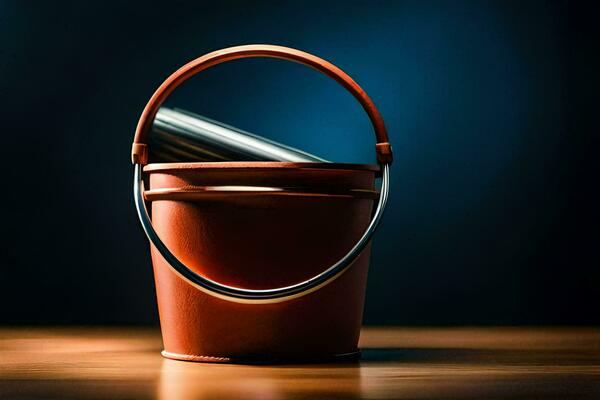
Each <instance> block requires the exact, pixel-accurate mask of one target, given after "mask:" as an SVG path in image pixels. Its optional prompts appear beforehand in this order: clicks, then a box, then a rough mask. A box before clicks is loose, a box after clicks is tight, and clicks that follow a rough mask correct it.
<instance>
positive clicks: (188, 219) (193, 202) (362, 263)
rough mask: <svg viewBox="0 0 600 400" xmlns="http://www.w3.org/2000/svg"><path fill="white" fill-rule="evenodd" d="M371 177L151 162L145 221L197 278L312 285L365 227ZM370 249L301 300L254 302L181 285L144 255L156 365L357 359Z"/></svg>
mask: <svg viewBox="0 0 600 400" xmlns="http://www.w3.org/2000/svg"><path fill="white" fill-rule="evenodd" d="M377 171H378V168H377V167H374V166H364V165H349V164H305V163H278V162H224V163H188V164H184V163H177V164H149V165H147V166H145V167H144V172H145V173H146V174H147V175H149V189H148V190H146V191H145V192H144V197H145V199H146V201H147V202H149V203H151V214H152V215H151V216H152V223H153V225H154V228H155V229H156V231H157V233H158V235H159V236H160V237H161V239H162V241H163V242H164V243H165V244H166V245H167V246H168V247H169V249H170V250H171V251H172V252H173V254H174V255H175V256H176V257H177V258H178V259H179V260H181V261H182V262H183V263H185V264H186V265H187V266H188V267H189V268H190V269H192V270H193V271H194V272H196V273H198V274H201V275H203V276H206V277H207V278H210V279H212V280H214V281H217V282H219V283H222V284H226V285H231V286H236V287H244V288H249V289H267V288H272V287H282V286H286V285H292V284H295V283H297V282H300V281H303V280H306V279H309V278H311V277H313V276H315V275H317V274H319V273H320V272H322V271H323V270H324V269H326V268H327V267H328V266H330V265H331V264H333V263H334V262H335V261H336V260H338V259H339V258H340V257H342V256H343V255H344V254H346V253H347V252H348V250H349V249H350V248H351V247H352V246H353V245H354V244H355V243H356V241H357V240H358V239H359V238H360V236H361V234H362V233H363V232H364V231H365V230H366V229H367V226H368V224H369V221H370V220H371V215H372V209H373V203H374V200H375V199H376V198H377V193H376V192H375V191H374V180H375V175H376V173H377ZM369 253H370V246H367V247H366V248H365V250H363V251H362V253H361V254H360V256H358V257H357V258H356V260H355V261H354V262H353V264H352V265H351V266H350V267H349V268H348V269H347V270H346V271H345V272H344V273H342V274H341V275H340V276H338V277H337V278H336V279H334V280H332V281H331V282H328V283H327V284H325V285H323V286H321V287H319V288H317V289H316V290H313V291H311V292H310V293H308V294H305V295H302V296H299V297H296V298H292V299H289V300H285V301H280V302H265V303H260V304H254V303H244V302H236V301H231V300H230V299H224V298H220V297H217V296H214V295H212V294H209V293H207V292H205V291H202V290H199V289H198V288H196V287H194V286H192V285H190V284H189V283H188V282H187V281H186V280H184V279H183V278H182V277H180V276H179V275H178V274H177V273H176V272H175V271H174V269H173V268H171V266H170V265H169V264H168V263H167V261H166V260H165V259H164V258H163V256H161V254H160V253H159V252H158V251H157V249H156V248H155V247H154V246H153V245H152V262H153V266H154V275H155V281H156V290H157V299H158V308H159V314H160V323H161V330H162V337H163V342H164V349H165V350H164V352H163V355H165V356H166V357H169V358H175V359H183V360H193V361H208V362H210V361H212V362H235V361H242V362H243V361H277V360H297V361H302V360H324V359H331V358H335V357H340V356H348V355H352V354H356V353H357V351H358V350H357V343H358V338H359V334H360V328H361V321H362V313H363V304H364V298H365V287H366V279H367V269H368V264H369Z"/></svg>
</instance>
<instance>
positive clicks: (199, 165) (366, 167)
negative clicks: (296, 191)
mask: <svg viewBox="0 0 600 400" xmlns="http://www.w3.org/2000/svg"><path fill="white" fill-rule="evenodd" d="M198 169H202V170H210V169H216V170H219V169H246V170H251V169H253V170H257V169H264V170H270V169H290V170H296V169H304V170H336V171H368V172H375V173H379V172H381V169H380V167H379V166H378V165H375V164H352V163H326V162H325V163H321V162H281V161H217V162H213V161H211V162H177V163H150V164H147V165H145V166H144V172H148V173H153V172H163V171H173V170H179V171H180V170H198Z"/></svg>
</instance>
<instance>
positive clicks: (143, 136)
mask: <svg viewBox="0 0 600 400" xmlns="http://www.w3.org/2000/svg"><path fill="white" fill-rule="evenodd" d="M248 57H270V58H280V59H284V60H288V61H294V62H298V63H300V64H303V65H307V66H310V67H312V68H314V69H316V70H318V71H320V72H322V73H324V74H326V75H327V76H330V77H331V78H333V79H335V80H336V81H337V82H339V83H340V84H341V85H342V86H344V87H345V88H346V89H347V90H348V91H349V92H350V93H352V95H353V96H354V97H355V98H356V99H357V100H358V101H359V102H360V103H361V105H362V106H363V108H364V109H365V111H366V112H367V114H368V115H369V118H370V119H371V122H372V124H373V127H374V129H375V135H376V137H377V144H376V146H375V148H376V151H377V160H378V161H379V163H380V165H381V168H382V178H383V179H382V183H381V191H380V195H379V201H378V203H377V208H376V210H375V213H374V214H373V218H372V219H371V222H370V223H369V226H368V227H367V229H366V230H365V232H364V233H363V235H362V236H361V238H360V239H359V240H358V242H357V243H356V244H355V245H354V246H353V247H352V248H351V249H350V251H348V253H347V254H346V255H345V256H344V257H342V258H341V259H340V260H339V261H337V262H336V263H335V264H333V265H331V266H330V267H329V268H327V269H326V270H324V271H323V272H321V273H320V274H318V275H316V276H314V277H312V278H310V279H308V280H306V281H303V282H299V283H296V284H293V285H290V286H285V287H279V288H273V289H244V288H239V287H234V286H228V285H223V284H221V283H218V282H215V281H213V280H211V279H208V278H206V277H204V276H202V275H199V274H197V273H196V272H194V271H192V270H191V269H190V268H188V267H187V266H186V265H185V264H183V263H182V262H181V261H179V260H178V259H177V257H176V256H175V255H174V254H173V253H171V251H170V250H169V249H168V248H167V246H166V245H165V244H164V243H163V242H162V240H161V239H160V237H159V236H158V234H157V233H156V231H155V230H154V227H153V226H152V221H151V219H150V216H149V215H148V210H147V209H146V204H145V202H144V182H143V179H142V168H143V165H145V164H146V163H147V162H148V148H147V144H146V140H147V136H148V132H149V131H150V128H151V125H152V120H153V119H154V116H155V115H156V113H157V111H158V109H159V108H160V106H161V104H162V103H163V102H164V101H165V99H166V98H167V96H168V95H169V94H170V93H171V92H173V90H174V89H175V88H176V87H177V86H179V85H180V84H181V83H182V82H184V81H185V80H186V79H188V78H189V77H191V76H192V75H194V74H196V73H198V72H200V71H203V70H205V69H207V68H210V67H212V66H214V65H217V64H220V63H223V62H225V61H230V60H235V59H239V58H248ZM132 160H133V163H134V164H135V170H134V181H133V192H134V199H135V205H136V209H137V213H138V217H139V218H140V222H141V223H142V227H143V228H144V231H145V232H146V235H147V236H148V239H150V241H151V242H152V244H153V245H154V246H155V247H156V249H157V250H158V252H159V253H160V254H161V256H162V257H163V258H164V259H165V260H166V261H167V262H168V263H169V265H170V266H171V267H172V268H173V269H174V271H175V272H177V274H179V275H180V276H181V277H182V278H183V279H185V280H186V281H187V282H188V283H190V284H191V285H192V286H195V287H196V288H198V289H200V290H202V291H204V292H206V293H208V294H210V295H213V296H216V297H219V298H222V299H225V300H229V301H234V302H239V303H277V302H282V301H286V300H290V299H293V298H296V297H300V296H304V295H306V294H308V293H311V292H313V291H315V290H317V289H319V288H321V287H323V286H325V285H326V284H328V283H329V282H331V281H333V280H334V279H336V278H337V277H338V276H340V275H341V274H343V273H344V272H345V271H346V270H347V269H348V268H349V267H350V266H351V265H352V263H353V262H354V260H355V259H356V257H358V256H359V255H360V253H361V252H362V251H363V250H364V248H365V247H366V246H367V244H368V243H369V241H370V240H371V237H372V236H373V234H374V233H375V230H376V228H377V226H378V225H379V222H380V220H381V216H382V214H383V211H384V209H385V205H386V203H387V199H388V194H389V179H390V164H391V162H392V148H391V145H390V143H389V142H388V136H387V131H386V129H385V125H384V123H383V119H382V118H381V115H380V114H379V111H378V110H377V108H376V107H375V104H374V103H373V101H372V100H371V99H370V98H369V96H368V95H367V94H366V93H365V91H364V90H362V88H361V87H360V86H358V84H357V83H356V82H355V81H354V80H353V79H352V78H350V76H348V75H347V74H346V73H345V72H343V71H342V70H341V69H339V68H338V67H336V66H334V65H333V64H331V63H329V62H327V61H325V60H323V59H321V58H318V57H316V56H313V55H311V54H308V53H305V52H302V51H299V50H295V49H290V48H287V47H281V46H270V45H249V46H238V47H230V48H227V49H223V50H218V51H215V52H212V53H209V54H206V55H204V56H202V57H199V58H197V59H196V60H194V61H192V62H190V63H188V64H186V65H184V66H183V67H181V68H180V69H179V70H177V71H176V72H175V73H173V74H172V75H171V76H170V77H169V78H167V80H165V81H164V82H163V84H162V85H161V86H160V87H159V88H158V89H157V91H156V92H155V93H154V95H153V96H152V98H151V99H150V101H149V102H148V104H147V105H146V107H145V108H144V111H143V113H142V116H141V117H140V120H139V122H138V126H137V130H136V133H135V139H134V142H133V147H132Z"/></svg>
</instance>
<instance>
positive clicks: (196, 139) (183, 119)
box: [150, 107, 329, 162]
mask: <svg viewBox="0 0 600 400" xmlns="http://www.w3.org/2000/svg"><path fill="white" fill-rule="evenodd" d="M150 141H151V143H152V146H150V149H151V152H152V153H151V154H152V156H153V158H154V159H155V160H154V162H157V161H158V162H177V161H289V162H329V161H327V160H324V159H322V158H320V157H317V156H314V155H312V154H309V153H306V152H304V151H301V150H298V149H295V148H293V147H289V146H286V145H284V144H281V143H277V142H275V141H272V140H269V139H265V138H262V137H260V136H257V135H254V134H252V133H249V132H246V131H243V130H241V129H238V128H235V127H233V126H230V125H226V124H223V123H221V122H218V121H214V120H212V119H209V118H206V117H203V116H201V115H197V114H194V113H191V112H189V111H185V110H181V109H171V108H167V107H161V108H160V109H159V110H158V113H157V114H156V117H155V120H154V125H153V127H152V134H151V136H150Z"/></svg>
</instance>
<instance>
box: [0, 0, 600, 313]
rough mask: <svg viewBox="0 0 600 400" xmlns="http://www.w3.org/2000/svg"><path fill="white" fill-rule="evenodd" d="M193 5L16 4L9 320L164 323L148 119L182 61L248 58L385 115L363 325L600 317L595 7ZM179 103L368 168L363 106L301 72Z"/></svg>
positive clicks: (233, 77)
mask: <svg viewBox="0 0 600 400" xmlns="http://www.w3.org/2000/svg"><path fill="white" fill-rule="evenodd" d="M195 3H197V2H194V3H193V5H192V4H188V3H186V2H168V3H167V2H165V3H163V4H162V5H160V6H158V5H153V4H151V3H150V2H147V3H139V4H133V3H129V2H122V3H120V4H118V3H117V4H112V5H110V4H105V3H104V2H98V3H95V4H94V3H89V2H73V3H71V4H69V3H65V4H61V5H57V4H56V3H47V4H46V3H40V4H37V5H35V6H34V5H32V4H26V3H25V2H16V1H15V2H2V3H1V5H0V41H1V42H0V43H1V48H0V51H1V53H0V91H1V92H0V105H1V110H2V111H1V112H2V141H3V152H2V153H3V156H4V171H3V186H4V188H5V189H6V190H3V193H4V194H3V196H2V197H3V210H4V216H3V225H4V229H6V230H7V234H8V238H9V245H8V246H7V248H5V249H4V250H3V252H4V256H3V260H4V261H3V265H2V268H1V269H0V293H1V294H0V297H1V300H2V301H3V303H2V304H4V305H5V309H4V311H3V312H2V314H1V317H0V323H28V324H36V323H41V324H60V323H153V322H156V320H157V318H156V307H155V303H154V294H153V282H152V273H151V267H150V261H149V257H148V249H147V243H146V241H145V238H144V237H143V234H142V232H141V230H140V228H139V227H138V222H137V220H136V216H135V211H134V208H133V202H132V199H131V174H132V168H131V165H130V163H129V150H130V144H131V140H132V137H133V132H134V128H135V125H136V122H137V118H138V117H139V114H140V113H141V110H142V109H143V106H144V105H145V103H146V101H147V100H148V98H149V97H150V96H151V94H152V93H153V91H154V90H155V89H156V87H157V86H158V85H159V84H160V83H161V82H162V80H163V79H164V78H165V77H166V76H168V75H169V74H170V73H171V72H172V71H173V70H175V69H176V68H177V67H179V66H180V65H182V64H184V63H185V62H187V61H189V60H191V59H192V58H194V57H196V56H199V55H201V54H204V53H206V52H209V51H212V50H215V49H218V48H222V47H227V46H232V45H238V44H248V43H272V44H280V45H286V46H291V47H296V48H299V49H302V50H305V51H308V52H311V53H314V54H316V55H319V56H321V57H323V58H325V59H327V60H329V61H331V62H333V63H334V64H336V65H338V66H340V67H341V68H342V69H344V70H345V71H346V72H348V73H349V74H350V75H351V76H352V77H353V78H355V80H357V81H358V82H359V84H361V85H362V86H363V88H364V89H365V90H366V91H367V92H368V93H369V94H370V96H371V97H372V98H373V100H374V101H375V103H376V104H377V105H378V107H379V109H380V111H381V113H382V115H383V117H384V118H385V120H386V123H387V126H388V129H389V132H390V136H391V141H392V143H393V145H394V150H395V163H394V165H393V170H392V194H391V201H390V204H389V207H388V210H387V213H386V215H385V219H384V222H383V225H382V226H381V228H380V231H379V232H378V235H377V237H376V240H375V243H374V247H373V259H372V267H371V273H370V277H369V288H368V297H367V305H366V315H365V320H366V322H367V323H372V324H386V323H395V324H505V323H510V324H523V323H526V324H537V323H550V324H563V323H598V322H600V316H599V313H598V312H597V306H598V301H597V299H598V295H599V294H600V293H599V291H598V285H599V284H600V280H599V279H598V273H597V272H596V270H597V267H598V265H599V264H600V263H599V261H600V259H599V257H598V253H597V246H598V238H599V237H598V233H597V226H598V225H597V224H598V207H597V204H598V196H597V195H596V193H595V188H596V187H597V185H598V182H597V172H598V171H597V168H596V167H597V165H596V162H595V156H594V155H593V154H592V153H593V152H594V151H595V150H594V144H595V143H593V142H596V139H595V137H594V136H593V135H592V133H597V131H598V130H597V126H596V124H595V122H596V121H595V120H596V118H595V114H594V112H593V111H592V105H593V103H594V102H596V103H597V100H596V93H597V92H596V91H597V70H596V69H595V68H594V67H593V64H592V55H593V51H592V44H593V34H594V33H595V32H593V31H594V30H595V28H594V26H593V25H594V22H593V21H592V18H591V15H592V13H591V10H589V9H588V8H587V7H586V6H585V5H584V4H583V3H575V4H571V5H568V4H566V3H554V2H504V1H497V2H477V1H473V2H465V1H448V2H431V1H428V2H342V1H340V2H334V1H331V2H326V3H324V2H283V3H278V2H219V3H218V4H212V3H201V4H195ZM169 104H170V105H172V106H179V107H183V108H186V109H189V110H192V111H195V112H198V113H200V114H203V115H206V116H209V117H211V118H214V119H217V120H220V121H224V122H226V123H229V124H231V125H235V126H238V127H241V128H243V129H246V130H249V131H252V132H256V133H259V134H262V135H264V136H267V137H269V138H273V139H275V140H278V141H281V142H284V143H288V144H291V145H293V146H296V147H300V148H303V149H306V150H308V151H310V152H313V153H315V154H318V155H320V156H323V157H325V158H329V159H331V160H335V161H347V162H373V161H374V150H373V143H374V137H373V135H372V129H371V128H370V125H369V121H368V119H367V117H366V115H364V113H363V112H362V110H361V108H360V107H359V106H358V104H357V103H356V102H355V100H354V99H353V98H352V97H351V96H350V95H349V94H347V93H345V92H344V91H343V89H342V88H341V87H339V86H338V85H337V84H336V83H334V82H332V81H330V80H328V78H326V77H324V76H321V75H319V74H317V73H315V72H314V71H311V70H308V69H306V68H304V67H301V66H298V65H294V64H289V63H284V62H281V61H276V60H244V61H237V62H233V63H230V64H226V65H222V66H219V67H217V68H214V69H212V70H210V71H207V72H206V73H204V74H202V75H201V76H198V77H195V78H194V79H192V80H191V81H190V82H189V83H188V84H186V85H185V86H184V87H183V88H181V89H179V90H177V91H176V93H175V94H174V95H173V96H172V97H171V98H170V100H169ZM7 305H8V306H7Z"/></svg>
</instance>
